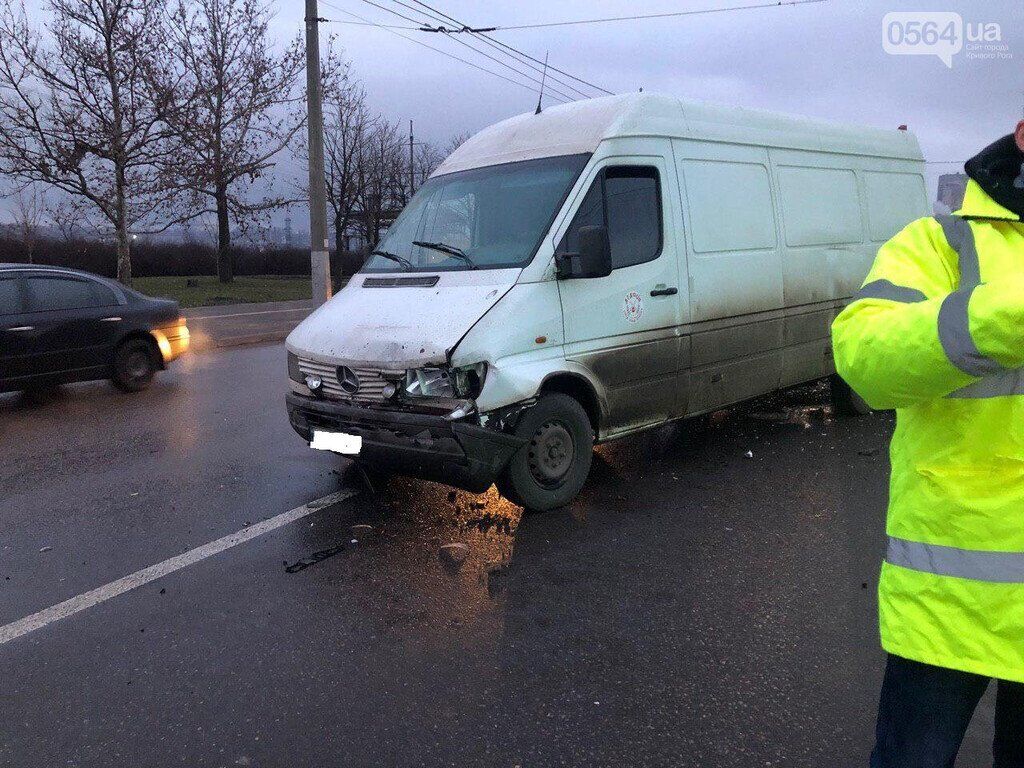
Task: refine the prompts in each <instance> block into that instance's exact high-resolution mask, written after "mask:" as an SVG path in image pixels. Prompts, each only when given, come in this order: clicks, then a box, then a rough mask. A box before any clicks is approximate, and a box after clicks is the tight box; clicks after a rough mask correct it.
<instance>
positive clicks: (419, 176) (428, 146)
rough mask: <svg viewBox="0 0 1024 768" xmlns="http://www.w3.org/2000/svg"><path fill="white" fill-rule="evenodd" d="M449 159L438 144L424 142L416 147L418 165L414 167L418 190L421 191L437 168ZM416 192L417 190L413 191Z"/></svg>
mask: <svg viewBox="0 0 1024 768" xmlns="http://www.w3.org/2000/svg"><path fill="white" fill-rule="evenodd" d="M446 157H447V155H446V154H445V152H444V151H443V150H442V149H441V148H440V147H438V146H437V145H436V144H432V143H431V142H429V141H427V142H423V143H422V144H420V145H419V146H418V147H416V164H415V166H414V170H415V174H414V175H415V177H416V188H417V189H419V188H420V187H422V186H423V183H424V182H425V181H426V180H427V179H429V178H430V174H432V173H433V172H434V171H435V170H437V166H439V165H440V164H441V163H442V162H444V159H445V158H446ZM413 191H414V192H415V190H413Z"/></svg>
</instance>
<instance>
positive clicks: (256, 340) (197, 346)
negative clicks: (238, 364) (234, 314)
mask: <svg viewBox="0 0 1024 768" xmlns="http://www.w3.org/2000/svg"><path fill="white" fill-rule="evenodd" d="M289 333H291V331H290V330H288V331H274V332H271V333H253V334H247V335H244V336H224V337H222V338H219V339H215V338H211V337H209V336H199V335H195V336H193V337H192V344H191V350H192V351H193V352H208V351H210V350H212V349H227V348H229V347H249V346H253V345H255V344H274V343H277V342H279V341H284V340H285V339H286V338H287V337H288V334H289Z"/></svg>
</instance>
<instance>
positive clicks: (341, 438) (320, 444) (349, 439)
mask: <svg viewBox="0 0 1024 768" xmlns="http://www.w3.org/2000/svg"><path fill="white" fill-rule="evenodd" d="M309 447H310V448H316V449H317V450H318V451H333V452H334V453H344V454H348V455H349V456H355V455H357V454H358V453H359V451H360V450H361V449H362V447H363V438H362V437H360V436H359V435H350V434H348V433H347V432H321V431H319V430H314V431H313V440H312V442H310V444H309Z"/></svg>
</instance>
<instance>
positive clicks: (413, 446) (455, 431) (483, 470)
mask: <svg viewBox="0 0 1024 768" xmlns="http://www.w3.org/2000/svg"><path fill="white" fill-rule="evenodd" d="M286 401H287V404H288V418H289V421H291V425H292V428H293V429H294V430H295V431H296V432H297V433H298V434H299V436H300V437H302V439H304V440H306V441H307V442H308V441H310V440H311V439H312V437H313V431H314V430H317V429H319V430H324V431H337V432H347V433H349V434H353V435H359V436H360V437H361V438H362V448H361V450H360V453H359V460H360V461H362V462H364V463H365V464H366V465H367V466H371V467H374V468H377V469H381V470H385V471H390V472H396V473H398V474H401V475H408V476H410V477H418V478H422V479H424V480H433V481H436V482H440V483H445V484H446V485H451V486H455V487H457V488H464V489H466V490H468V491H473V492H475V493H480V492H482V491H485V490H487V488H489V487H490V485H491V483H493V482H494V480H495V478H497V476H498V475H499V474H500V473H501V471H502V470H503V469H504V468H505V466H506V465H507V464H508V462H509V460H510V459H511V458H512V454H514V453H515V452H516V451H517V450H518V449H519V448H520V446H522V445H523V444H524V443H525V440H523V439H521V438H517V437H514V436H512V435H507V434H505V433H504V432H497V431H495V430H493V429H488V428H486V427H481V426H479V425H478V424H470V423H467V422H464V421H453V420H452V419H451V416H450V415H447V414H445V415H442V414H428V413H417V412H413V411H399V410H386V409H382V408H365V407H360V406H358V405H350V404H348V403H342V402H337V401H328V400H319V399H316V398H311V397H305V396H303V395H298V394H295V393H290V394H288V395H287V396H286Z"/></svg>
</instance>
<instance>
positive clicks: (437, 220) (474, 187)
mask: <svg viewBox="0 0 1024 768" xmlns="http://www.w3.org/2000/svg"><path fill="white" fill-rule="evenodd" d="M588 157H589V156H588V155H568V156H565V157H545V158H541V159H540V160H524V161H522V162H518V163H507V164H505V165H492V166H488V167H486V168H473V169H472V170H468V171H459V172H457V173H449V174H445V175H444V176H436V177H434V178H432V179H430V180H429V181H428V182H427V183H426V184H424V185H423V186H422V187H421V188H420V190H419V191H418V192H417V193H416V195H415V196H414V197H413V199H412V200H411V201H410V202H409V204H408V205H407V206H406V207H405V210H403V211H402V213H401V214H400V215H399V216H398V218H397V219H396V220H395V223H394V224H392V225H391V226H390V227H389V228H388V231H387V233H386V234H385V235H384V237H383V238H382V239H381V241H380V244H379V245H378V246H377V247H376V248H375V249H374V250H375V253H374V254H373V255H371V256H370V258H369V259H368V260H367V262H366V264H365V265H364V266H363V271H364V272H403V271H404V272H424V271H431V272H433V271H439V270H466V269H498V268H501V267H521V266H524V265H525V264H527V263H528V262H529V261H530V259H532V258H533V254H534V252H536V250H537V246H539V245H540V241H541V238H542V237H544V234H545V232H547V230H548V228H549V227H550V226H551V222H552V220H553V219H554V217H555V214H557V213H558V210H559V208H560V207H561V205H562V203H563V202H564V201H565V198H566V195H568V194H569V189H570V188H571V187H572V185H573V182H575V181H576V178H577V177H578V176H579V174H580V172H581V171H582V170H583V166H585V165H586V163H587V159H588Z"/></svg>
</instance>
